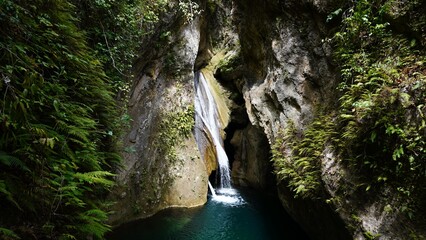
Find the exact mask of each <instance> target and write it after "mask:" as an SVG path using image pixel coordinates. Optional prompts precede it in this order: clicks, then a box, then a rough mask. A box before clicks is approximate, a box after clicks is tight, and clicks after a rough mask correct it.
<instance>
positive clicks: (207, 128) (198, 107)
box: [195, 72, 231, 188]
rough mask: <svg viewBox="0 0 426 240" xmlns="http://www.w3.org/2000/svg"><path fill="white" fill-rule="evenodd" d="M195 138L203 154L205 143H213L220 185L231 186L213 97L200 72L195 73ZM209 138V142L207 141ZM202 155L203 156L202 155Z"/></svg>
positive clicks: (227, 162)
mask: <svg viewBox="0 0 426 240" xmlns="http://www.w3.org/2000/svg"><path fill="white" fill-rule="evenodd" d="M195 91H196V98H195V112H196V115H195V124H196V130H195V138H196V139H197V143H198V146H199V149H200V152H201V153H202V154H203V153H204V150H205V149H206V147H207V144H213V145H214V148H215V150H216V158H217V161H218V163H219V175H220V187H221V188H231V178H230V174H229V161H228V156H226V153H225V149H224V148H223V140H222V138H221V136H220V130H221V124H220V121H219V114H218V109H217V105H216V102H215V99H214V97H213V95H212V93H211V91H210V88H209V86H208V83H207V81H206V79H205V78H204V76H203V74H202V73H201V72H197V73H195ZM209 139H210V140H211V143H209ZM203 157H204V156H203Z"/></svg>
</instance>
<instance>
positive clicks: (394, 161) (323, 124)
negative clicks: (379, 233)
mask: <svg viewBox="0 0 426 240" xmlns="http://www.w3.org/2000/svg"><path fill="white" fill-rule="evenodd" d="M352 4H353V6H350V7H349V8H348V9H343V10H341V9H338V10H336V11H335V12H333V13H332V14H330V16H329V21H330V20H332V19H333V18H334V17H336V16H337V15H340V14H342V25H341V28H340V30H339V31H338V32H336V33H335V34H334V36H333V38H332V39H331V43H332V44H334V53H335V57H336V60H337V61H336V62H337V63H338V64H339V67H340V69H341V74H342V81H341V83H340V84H339V85H338V89H339V90H340V94H341V97H340V99H339V107H338V109H337V110H334V111H336V112H335V113H333V115H334V117H333V118H331V117H330V114H320V115H318V116H317V117H316V120H314V121H313V123H312V124H310V125H309V126H308V127H307V129H306V130H305V131H303V132H299V131H297V130H296V129H294V128H293V127H292V125H291V124H290V125H289V126H290V127H289V128H288V129H286V130H285V131H284V132H283V134H282V136H279V137H278V138H277V139H276V141H275V144H274V146H273V148H272V153H273V160H274V165H275V168H276V172H277V175H278V177H279V179H284V180H286V181H287V182H288V183H289V187H290V188H291V189H292V190H293V191H294V192H295V196H300V197H310V198H312V197H315V196H317V195H318V190H319V189H318V186H319V181H320V176H319V173H318V171H319V168H318V161H319V159H320V158H321V157H322V156H321V154H323V152H324V150H325V146H326V144H327V146H328V145H330V146H331V147H332V148H333V149H334V151H335V152H336V154H337V155H338V156H339V157H340V158H341V159H342V160H343V163H344V164H346V165H347V166H348V167H349V168H350V169H351V171H353V172H355V173H357V175H358V176H359V178H360V180H361V181H363V182H364V184H361V185H360V186H364V187H365V186H367V187H366V188H365V191H378V190H380V189H381V187H383V186H385V185H387V186H390V187H392V188H393V189H395V190H396V191H397V192H398V193H399V194H400V196H401V204H400V206H395V209H397V210H399V211H401V212H403V213H406V214H407V216H408V217H409V218H413V217H415V216H414V214H415V213H416V211H419V210H424V205H425V202H426V198H425V194H424V190H425V189H426V181H425V180H426V162H425V159H426V117H425V116H426V106H425V99H426V57H425V56H426V54H425V49H424V46H421V45H419V44H418V43H417V39H413V38H411V36H405V35H402V34H397V33H395V32H394V31H392V25H391V24H390V23H388V22H386V21H385V19H386V17H385V15H384V14H386V15H387V16H389V15H392V14H391V13H390V12H391V11H392V10H393V9H399V10H400V9H404V11H405V12H406V13H409V12H413V13H415V12H416V11H417V10H416V6H417V7H418V4H411V3H408V2H407V3H402V2H399V5H401V4H402V5H404V4H406V6H405V7H404V6H399V7H398V8H394V7H393V8H390V7H389V6H393V5H392V4H394V2H393V1H379V0H376V1H366V0H361V1H356V2H353V3H352ZM398 15H401V13H398ZM414 15H415V14H414ZM418 19H419V22H416V23H413V24H415V25H416V24H417V25H416V26H419V29H425V27H426V26H425V22H424V21H423V20H422V18H418ZM421 24H423V25H421ZM422 208H423V209H422ZM366 237H369V236H366ZM372 237H376V236H372Z"/></svg>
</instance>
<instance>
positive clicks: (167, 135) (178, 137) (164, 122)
mask: <svg viewBox="0 0 426 240" xmlns="http://www.w3.org/2000/svg"><path fill="white" fill-rule="evenodd" d="M194 113H195V110H194V106H193V105H191V106H189V107H187V108H185V109H183V110H180V111H174V112H168V113H166V114H164V115H163V116H162V117H161V122H160V124H159V129H158V133H157V136H156V137H155V141H154V146H156V148H157V149H158V151H159V152H160V154H161V155H163V156H164V157H165V158H166V159H169V160H173V161H175V160H177V156H176V150H175V147H177V146H179V144H181V143H183V142H184V141H183V140H184V139H186V138H188V137H189V136H190V135H191V134H192V129H193V128H194V124H195V120H194Z"/></svg>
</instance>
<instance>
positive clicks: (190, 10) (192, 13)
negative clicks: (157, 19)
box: [178, 0, 201, 23]
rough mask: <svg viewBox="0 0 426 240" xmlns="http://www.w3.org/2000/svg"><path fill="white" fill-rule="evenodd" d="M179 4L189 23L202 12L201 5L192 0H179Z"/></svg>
mask: <svg viewBox="0 0 426 240" xmlns="http://www.w3.org/2000/svg"><path fill="white" fill-rule="evenodd" d="M178 6H179V10H180V12H181V13H182V14H183V16H184V18H185V21H186V22H187V23H190V22H192V21H193V20H194V18H195V17H196V16H198V15H200V14H201V10H200V6H199V5H198V4H197V3H196V2H193V1H192V0H179V5H178Z"/></svg>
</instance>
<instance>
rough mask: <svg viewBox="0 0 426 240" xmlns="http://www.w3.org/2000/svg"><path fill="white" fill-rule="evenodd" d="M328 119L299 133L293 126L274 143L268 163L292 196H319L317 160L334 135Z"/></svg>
mask: <svg viewBox="0 0 426 240" xmlns="http://www.w3.org/2000/svg"><path fill="white" fill-rule="evenodd" d="M333 130H334V129H333V124H332V121H331V118H330V117H324V118H319V121H315V122H313V123H312V124H311V125H310V126H309V128H308V129H306V130H305V131H304V132H303V133H302V132H299V131H298V130H297V129H296V128H295V126H294V123H292V122H289V124H288V127H287V128H286V129H285V131H283V132H282V133H281V136H278V138H277V139H276V140H275V143H274V145H273V146H272V161H273V162H274V167H275V169H276V171H275V173H276V175H277V177H278V179H279V180H286V181H287V182H288V186H289V187H290V189H291V190H292V191H293V192H294V195H295V197H301V198H311V199H317V198H320V197H321V169H320V163H321V158H322V157H324V156H323V155H324V149H325V146H326V144H327V143H328V142H329V140H330V138H331V137H332V136H333V135H334V132H333Z"/></svg>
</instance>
